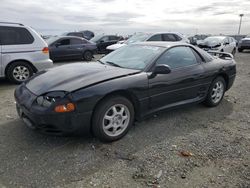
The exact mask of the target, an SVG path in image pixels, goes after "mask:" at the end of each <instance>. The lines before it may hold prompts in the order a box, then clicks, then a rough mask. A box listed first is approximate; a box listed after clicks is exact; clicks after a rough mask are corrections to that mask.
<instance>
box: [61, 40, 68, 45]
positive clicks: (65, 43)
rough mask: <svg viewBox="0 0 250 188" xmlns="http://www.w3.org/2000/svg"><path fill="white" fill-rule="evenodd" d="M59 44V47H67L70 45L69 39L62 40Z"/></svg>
mask: <svg viewBox="0 0 250 188" xmlns="http://www.w3.org/2000/svg"><path fill="white" fill-rule="evenodd" d="M59 43H60V45H69V44H70V40H69V39H63V40H61V41H60V42H59Z"/></svg>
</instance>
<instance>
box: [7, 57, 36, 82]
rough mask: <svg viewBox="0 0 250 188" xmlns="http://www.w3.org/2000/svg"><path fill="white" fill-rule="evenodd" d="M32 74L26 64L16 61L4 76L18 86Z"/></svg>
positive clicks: (30, 68)
mask: <svg viewBox="0 0 250 188" xmlns="http://www.w3.org/2000/svg"><path fill="white" fill-rule="evenodd" d="M33 73H34V71H33V69H32V67H31V66H30V65H29V64H28V63H26V62H23V61H17V62H14V63H12V64H11V65H10V66H9V67H8V69H7V71H6V76H7V78H8V79H9V80H10V81H11V82H12V83H15V84H20V83H22V82H24V81H26V80H27V79H29V78H30V77H31V76H32V75H33Z"/></svg>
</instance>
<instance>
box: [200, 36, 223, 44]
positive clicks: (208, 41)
mask: <svg viewBox="0 0 250 188" xmlns="http://www.w3.org/2000/svg"><path fill="white" fill-rule="evenodd" d="M222 40H223V38H219V37H207V38H206V39H205V40H204V43H205V44H206V45H208V46H215V45H218V44H221V43H222Z"/></svg>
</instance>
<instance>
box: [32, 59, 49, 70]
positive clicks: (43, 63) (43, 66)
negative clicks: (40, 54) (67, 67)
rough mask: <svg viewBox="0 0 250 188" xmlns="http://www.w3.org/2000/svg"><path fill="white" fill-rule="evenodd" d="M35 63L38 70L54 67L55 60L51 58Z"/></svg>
mask: <svg viewBox="0 0 250 188" xmlns="http://www.w3.org/2000/svg"><path fill="white" fill-rule="evenodd" d="M33 65H34V66H35V68H36V69H37V71H41V70H45V69H49V68H51V67H53V61H52V60H51V59H46V60H43V61H38V62H34V63H33Z"/></svg>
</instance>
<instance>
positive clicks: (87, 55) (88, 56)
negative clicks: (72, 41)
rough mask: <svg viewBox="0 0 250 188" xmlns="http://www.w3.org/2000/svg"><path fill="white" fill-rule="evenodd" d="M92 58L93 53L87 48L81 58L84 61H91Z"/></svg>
mask: <svg viewBox="0 0 250 188" xmlns="http://www.w3.org/2000/svg"><path fill="white" fill-rule="evenodd" d="M92 58H93V54H92V52H91V51H89V50H87V51H85V52H84V53H83V59H84V60H86V61H91V60H92Z"/></svg>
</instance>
